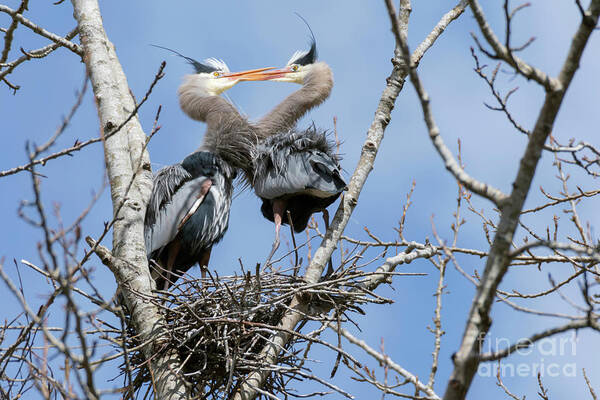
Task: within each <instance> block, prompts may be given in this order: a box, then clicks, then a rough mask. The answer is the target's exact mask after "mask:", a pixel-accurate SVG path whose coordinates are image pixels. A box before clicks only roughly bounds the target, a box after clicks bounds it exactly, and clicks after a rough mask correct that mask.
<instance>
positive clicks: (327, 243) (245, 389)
mask: <svg viewBox="0 0 600 400" xmlns="http://www.w3.org/2000/svg"><path fill="white" fill-rule="evenodd" d="M463 10H464V8H463ZM407 11H408V10H407ZM461 13H462V11H460V12H457V13H455V14H453V15H454V17H453V18H446V19H444V18H443V22H441V23H438V25H437V26H436V28H435V29H441V28H440V27H445V26H447V25H448V24H449V23H450V22H451V21H453V20H454V19H456V18H457V17H458V16H459V15H460V14H461ZM407 14H408V13H406V14H405V15H407ZM406 22H408V21H406ZM442 30H443V29H442ZM440 33H441V32H440ZM429 37H430V36H428V38H429ZM437 37H439V34H438V35H437V36H435V35H434V36H433V38H432V39H431V40H435V38H437ZM421 56H422V54H421V55H419V54H416V55H415V57H417V58H418V57H421ZM407 74H408V71H407V69H406V68H401V67H399V66H398V65H397V63H394V69H393V71H392V74H391V75H390V76H389V77H388V78H387V80H386V82H387V84H386V86H385V88H384V91H383V94H382V96H381V98H380V100H379V103H378V106H377V110H376V111H375V118H374V119H373V122H372V123H371V126H370V128H369V130H368V132H367V138H366V140H365V142H364V144H363V147H362V152H361V156H360V159H359V161H358V165H357V166H356V169H355V170H354V173H353V175H352V178H351V179H350V184H349V185H348V191H347V192H346V193H345V194H344V195H343V197H342V200H341V202H340V205H339V207H338V209H337V211H336V213H335V216H334V218H333V221H332V222H331V225H330V227H329V229H328V230H327V232H326V234H325V237H324V238H323V241H322V242H321V245H320V246H319V248H318V249H317V251H316V253H315V255H314V257H313V258H312V260H311V263H310V265H309V266H308V268H307V270H306V273H305V275H304V279H305V281H306V282H307V283H308V284H311V283H315V282H318V281H319V279H320V278H321V275H322V274H323V270H324V268H325V265H326V264H327V262H328V260H329V259H330V258H331V255H332V253H333V251H334V249H335V248H336V247H337V243H338V241H339V240H340V239H341V237H342V233H343V232H344V229H345V228H346V225H347V224H348V221H349V220H350V216H351V215H352V212H353V211H354V208H355V207H356V204H357V202H358V197H359V196H360V192H361V190H362V188H363V186H364V184H365V182H366V180H367V178H368V176H369V174H370V172H371V170H372V169H373V164H374V162H375V157H376V156H377V152H378V150H379V146H380V144H381V141H382V140H383V134H384V132H385V129H386V127H387V125H388V124H389V122H390V118H391V112H392V109H393V108H394V103H395V101H396V98H397V97H398V94H399V93H400V91H401V90H402V88H403V87H404V80H405V78H406V75H407ZM307 311H308V303H307V302H306V301H305V299H301V298H299V297H298V296H297V297H295V298H294V300H293V301H292V303H291V304H290V311H289V312H287V313H286V314H285V315H284V316H283V317H282V319H281V322H280V324H279V326H280V327H283V328H286V329H294V327H295V326H296V325H297V324H298V323H299V322H300V321H301V320H302V318H303V316H304V315H306V313H307ZM289 338H290V335H289V334H287V333H286V332H283V331H281V332H278V333H277V334H275V335H274V336H273V337H272V338H271V340H270V341H269V343H268V344H267V346H265V348H263V350H262V352H261V355H260V357H261V358H264V359H265V362H267V363H271V364H274V363H275V362H276V360H277V358H278V356H279V352H280V351H281V349H282V348H283V347H284V346H285V344H286V343H287V342H288V341H289ZM268 375H269V371H255V372H253V373H251V374H249V375H248V377H247V379H246V382H244V384H243V385H241V387H240V389H239V391H238V392H237V393H236V394H235V396H234V400H250V399H253V398H254V397H256V395H257V390H256V388H258V387H261V386H262V383H263V382H264V381H265V379H266V378H267V376H268Z"/></svg>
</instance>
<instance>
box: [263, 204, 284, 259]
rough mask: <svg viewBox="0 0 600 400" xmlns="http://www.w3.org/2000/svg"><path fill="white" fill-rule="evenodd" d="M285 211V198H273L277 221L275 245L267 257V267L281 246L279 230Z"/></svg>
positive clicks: (274, 213)
mask: <svg viewBox="0 0 600 400" xmlns="http://www.w3.org/2000/svg"><path fill="white" fill-rule="evenodd" d="M284 212H285V200H281V199H277V200H273V221H274V222H275V241H274V242H273V247H272V248H271V252H270V253H269V257H267V261H266V262H265V267H267V266H269V264H270V263H271V258H272V257H273V254H275V252H276V251H277V249H278V248H279V231H280V230H281V221H282V218H283V213H284Z"/></svg>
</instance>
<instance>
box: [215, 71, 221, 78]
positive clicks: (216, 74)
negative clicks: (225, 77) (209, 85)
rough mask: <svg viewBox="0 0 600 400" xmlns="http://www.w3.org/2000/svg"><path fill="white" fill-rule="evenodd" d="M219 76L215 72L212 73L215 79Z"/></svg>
mask: <svg viewBox="0 0 600 400" xmlns="http://www.w3.org/2000/svg"><path fill="white" fill-rule="evenodd" d="M219 75H221V74H220V73H218V72H217V71H215V72H213V76H214V77H215V78H218V77H219Z"/></svg>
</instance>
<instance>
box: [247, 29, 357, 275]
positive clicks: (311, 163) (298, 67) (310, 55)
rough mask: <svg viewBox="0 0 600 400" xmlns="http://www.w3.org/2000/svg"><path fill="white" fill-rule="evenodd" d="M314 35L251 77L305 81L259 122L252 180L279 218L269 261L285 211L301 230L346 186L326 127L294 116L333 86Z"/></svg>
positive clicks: (269, 214) (266, 211)
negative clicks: (301, 126)
mask: <svg viewBox="0 0 600 400" xmlns="http://www.w3.org/2000/svg"><path fill="white" fill-rule="evenodd" d="M305 22H306V21H305ZM309 29H310V28H309ZM311 36H312V38H311V42H310V48H309V50H306V51H296V52H295V53H294V54H293V55H292V57H291V58H290V60H289V61H288V62H287V64H286V66H285V67H284V68H281V69H275V70H270V71H267V70H265V71H264V72H259V73H256V74H254V77H253V79H254V80H271V81H278V82H293V83H298V84H301V85H302V88H300V89H299V90H297V91H296V92H294V93H292V94H291V95H289V96H288V97H287V98H286V99H285V100H283V101H282V102H281V103H280V104H279V105H277V106H276V107H275V108H273V110H271V111H270V112H269V113H268V114H267V115H266V116H265V117H263V118H262V119H261V120H260V121H259V122H258V123H257V124H256V127H257V128H258V134H259V136H260V137H261V139H262V140H261V141H260V142H258V145H257V147H256V151H255V157H254V175H253V181H252V186H253V188H254V191H255V193H256V194H257V195H258V196H259V197H260V198H261V199H262V201H263V204H262V207H261V211H262V214H263V215H264V216H265V218H267V219H269V220H270V221H273V222H275V241H274V242H273V247H272V249H271V253H270V254H269V256H268V258H267V263H269V262H270V259H271V257H272V256H273V254H274V253H275V251H276V250H277V248H278V247H279V231H280V228H281V225H282V224H286V223H287V222H288V220H287V218H285V214H286V212H289V213H290V217H291V218H290V219H291V223H292V225H293V228H294V230H295V231H296V232H301V231H302V230H304V229H305V228H306V226H307V224H308V220H309V218H310V216H311V215H312V214H313V213H314V212H316V211H324V210H326V207H327V206H329V205H330V204H331V203H333V202H334V201H335V200H336V199H337V198H338V197H339V195H340V194H341V193H342V191H344V190H345V189H346V183H345V182H344V179H343V178H342V176H341V174H340V167H339V164H338V158H337V157H336V156H335V153H334V150H333V146H332V143H330V142H328V140H327V138H326V136H325V133H324V132H319V131H318V130H317V129H316V128H315V127H314V125H313V127H312V128H309V129H306V130H304V131H299V130H297V129H295V125H296V122H297V121H298V120H299V119H300V118H301V117H302V116H303V115H305V114H306V113H307V112H308V111H309V110H310V109H312V108H314V107H316V106H317V105H319V104H321V103H322V102H323V101H324V100H325V99H327V97H329V94H330V93H331V89H332V87H333V73H332V72H331V69H330V68H329V66H328V65H327V64H326V63H324V62H322V61H317V46H316V41H315V38H314V35H312V31H311ZM325 221H326V223H327V222H328V221H327V217H326V216H325ZM330 272H331V267H330V268H329V270H328V273H330Z"/></svg>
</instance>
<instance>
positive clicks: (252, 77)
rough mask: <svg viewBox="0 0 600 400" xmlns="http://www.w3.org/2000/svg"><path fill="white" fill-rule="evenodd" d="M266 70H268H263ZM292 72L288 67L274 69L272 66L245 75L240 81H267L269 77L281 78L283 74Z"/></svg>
mask: <svg viewBox="0 0 600 400" xmlns="http://www.w3.org/2000/svg"><path fill="white" fill-rule="evenodd" d="M264 71H268V72H264ZM290 72H293V71H292V69H291V68H290V67H285V68H280V69H274V68H264V69H263V70H262V71H255V72H253V73H250V74H248V75H245V76H244V77H243V78H242V79H240V80H242V81H268V80H271V79H277V78H282V77H284V76H285V74H288V73H290Z"/></svg>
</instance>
